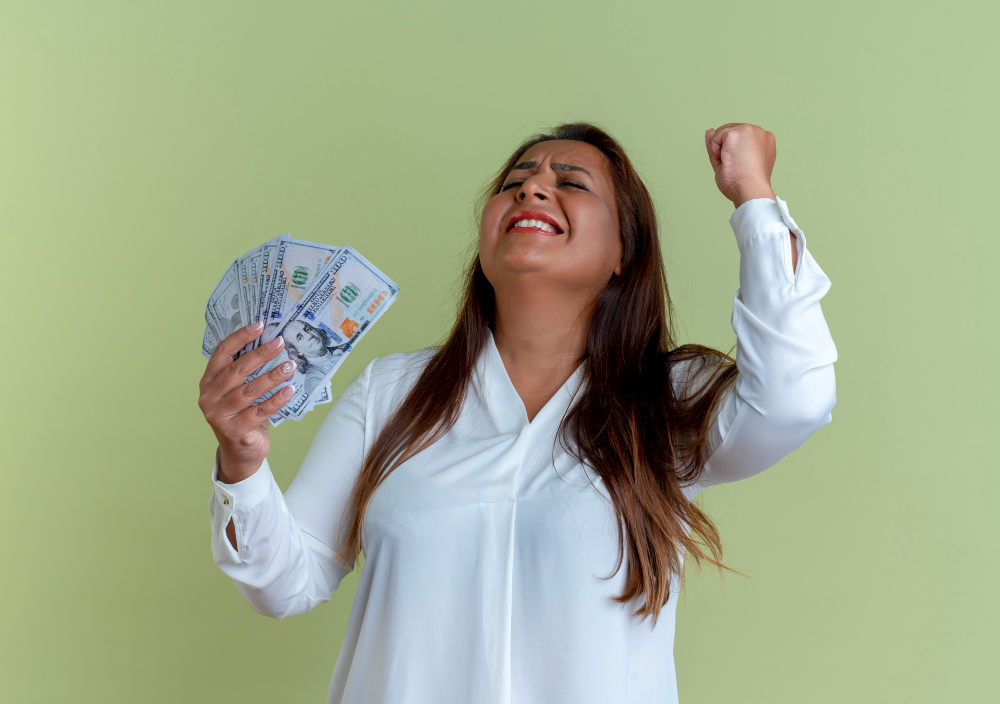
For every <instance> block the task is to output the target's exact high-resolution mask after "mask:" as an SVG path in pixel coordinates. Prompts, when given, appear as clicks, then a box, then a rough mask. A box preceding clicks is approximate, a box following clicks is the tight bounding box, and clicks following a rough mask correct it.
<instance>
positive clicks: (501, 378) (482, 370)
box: [473, 330, 584, 433]
mask: <svg viewBox="0 0 1000 704" xmlns="http://www.w3.org/2000/svg"><path fill="white" fill-rule="evenodd" d="M583 366H584V365H583V364H580V366H578V367H577V368H576V371H574V372H573V373H572V374H571V375H570V377H569V378H568V379H567V380H566V381H565V382H564V383H563V385H562V386H561V387H559V390H558V391H556V392H555V394H553V395H552V398H550V399H549V400H548V402H547V403H546V404H545V405H544V406H543V407H542V409H541V410H540V411H539V412H538V413H537V414H536V415H535V417H534V418H533V419H532V420H531V422H530V423H529V422H528V414H527V412H526V411H525V409H524V402H523V401H522V400H521V397H520V396H519V395H518V393H517V389H515V388H514V384H513V382H511V380H510V377H509V376H508V375H507V368H506V367H504V364H503V358H501V357H500V351H499V350H498V349H497V346H496V341H495V340H494V339H493V331H492V330H487V340H486V344H485V345H484V347H483V351H482V352H481V353H480V355H479V359H478V361H477V363H476V370H475V373H474V374H473V384H474V386H475V388H476V390H477V392H478V394H479V397H480V399H481V401H482V403H483V405H484V406H485V410H486V412H487V414H488V416H489V417H490V418H491V419H492V420H493V422H494V423H495V424H496V426H497V429H498V430H499V431H501V432H511V433H520V432H521V431H522V430H523V429H524V428H525V427H529V428H531V429H535V428H545V429H546V430H554V429H555V427H557V426H558V424H559V421H560V420H562V417H563V415H564V413H565V412H566V410H567V409H568V408H569V406H570V404H571V403H572V402H573V401H574V400H575V398H576V394H577V393H578V391H579V390H580V386H581V384H582V383H583Z"/></svg>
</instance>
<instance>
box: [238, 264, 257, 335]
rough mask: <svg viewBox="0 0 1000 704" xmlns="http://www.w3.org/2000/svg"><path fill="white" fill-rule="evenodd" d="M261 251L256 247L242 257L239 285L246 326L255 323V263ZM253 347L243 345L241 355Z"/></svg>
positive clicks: (241, 307)
mask: <svg viewBox="0 0 1000 704" xmlns="http://www.w3.org/2000/svg"><path fill="white" fill-rule="evenodd" d="M259 251H260V247H254V248H253V249H251V250H250V251H248V252H247V253H246V254H244V255H243V256H242V257H240V262H239V283H240V312H241V313H242V315H243V323H244V325H249V324H250V323H252V322H254V319H253V315H254V302H253V291H254V283H255V278H256V277H255V268H256V267H255V266H254V263H255V261H256V259H257V255H258V253H259ZM250 349H251V345H250V343H249V342H248V343H247V344H245V345H243V348H242V349H241V350H240V354H245V353H247V352H249V351H250Z"/></svg>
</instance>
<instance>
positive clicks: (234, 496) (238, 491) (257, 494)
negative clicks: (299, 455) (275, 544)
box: [212, 449, 274, 511]
mask: <svg viewBox="0 0 1000 704" xmlns="http://www.w3.org/2000/svg"><path fill="white" fill-rule="evenodd" d="M212 483H213V484H215V497H216V499H217V500H218V501H219V503H220V504H222V505H223V506H224V507H226V508H228V509H230V510H233V509H235V508H236V507H237V506H238V507H239V508H240V509H241V510H243V511H248V510H250V509H252V508H253V507H254V506H256V505H257V504H259V503H260V502H261V501H263V500H264V498H265V497H266V496H267V492H268V491H270V489H271V484H273V483H274V476H273V475H272V474H271V468H270V467H269V466H268V464H267V458H266V457H265V458H264V461H263V462H261V465H260V467H259V468H258V469H257V471H256V472H254V473H253V474H251V475H250V476H249V477H247V478H246V479H243V480H242V481H238V482H236V483H235V484H226V483H225V482H221V481H219V451H218V449H216V451H215V465H214V466H213V467H212Z"/></svg>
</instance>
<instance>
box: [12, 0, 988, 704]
mask: <svg viewBox="0 0 1000 704" xmlns="http://www.w3.org/2000/svg"><path fill="white" fill-rule="evenodd" d="M392 5H395V6H394V7H390V6H389V5H388V4H386V3H377V4H376V3H373V4H367V5H361V4H358V5H348V4H347V3H318V2H309V3H294V4H293V3H263V2H228V3H219V2H176V1H175V2H169V3H168V2H160V3H149V2H134V1H133V2H90V3H80V2H74V3H69V2H66V3H51V2H14V3H11V2H3V3H2V12H0V15H2V21H0V104H2V105H0V236H2V238H3V248H2V250H0V252H2V254H3V258H2V260H0V261H2V262H3V267H4V270H5V271H4V275H3V276H2V277H0V278H2V284H0V285H2V287H3V301H4V302H5V304H6V306H5V307H6V311H5V312H6V319H7V323H6V325H7V329H8V334H7V335H6V338H5V339H6V343H5V344H4V350H3V374H4V377H5V380H6V384H5V385H6V394H5V398H4V400H3V403H2V409H3V410H2V411H0V413H2V414H3V417H2V428H3V437H4V440H3V454H2V462H0V477H2V480H3V490H2V491H0V530H2V534H3V536H4V539H3V540H2V547H0V551H2V552H0V565H2V570H3V579H2V580H0V599H2V601H3V603H4V604H5V608H4V609H2V611H0V634H2V635H0V700H3V701H8V702H25V703H26V702H55V701H74V702H138V701H142V702H177V701H190V702H210V701H234V702H235V701H240V702H276V701H281V702H292V701H296V702H299V701H301V702H307V701H311V702H320V701H325V695H326V689H327V685H328V682H329V678H330V674H331V671H332V668H333V664H334V661H335V659H336V656H337V651H338V648H339V646H340V641H341V638H342V636H343V631H344V628H345V625H346V622H347V616H348V613H349V609H350V605H351V600H352V598H353V594H354V589H355V585H356V583H357V579H356V578H357V573H354V574H352V575H351V576H349V577H348V578H347V579H346V580H345V582H344V585H343V587H342V589H341V591H339V592H338V593H337V594H336V595H335V597H334V599H333V601H332V602H331V603H328V604H324V605H323V606H322V607H320V608H318V609H317V610H315V611H314V612H312V613H310V614H308V615H305V616H298V617H294V618H290V619H286V620H284V621H275V620H271V619H267V618H264V617H261V616H258V615H257V614H255V613H254V612H253V611H252V610H251V608H250V607H249V605H247V604H246V603H245V602H244V601H243V599H242V598H241V597H240V596H239V594H238V593H237V591H236V589H235V588H234V587H233V585H232V583H231V582H230V580H229V578H228V577H226V576H225V575H223V574H222V573H221V572H220V571H219V570H218V569H217V568H216V567H215V565H214V563H213V562H212V556H211V552H210V549H209V522H208V500H209V496H210V494H211V483H210V479H209V473H210V470H211V463H212V453H213V450H214V447H215V443H214V438H213V436H212V433H211V431H210V429H209V428H208V426H207V425H206V424H205V422H204V420H203V419H202V417H201V415H200V412H199V410H198V407H197V405H196V397H197V382H198V379H199V377H200V375H201V373H202V371H203V369H204V364H205V360H204V359H203V358H202V356H201V355H200V354H199V343H200V339H201V334H202V329H203V325H204V321H203V319H202V312H203V307H204V304H205V300H206V299H207V297H208V294H209V293H210V291H211V289H212V286H213V285H214V284H215V282H216V280H217V278H218V277H219V275H220V274H221V271H222V269H223V268H224V266H225V265H226V264H227V263H228V262H229V261H230V260H231V259H232V258H233V257H234V256H238V255H239V254H240V253H242V252H243V251H244V250H246V249H248V248H249V247H251V246H253V245H255V244H258V243H260V242H263V241H264V240H266V239H268V238H270V237H272V236H273V235H276V234H279V233H284V232H291V233H292V234H293V235H295V236H298V237H302V238H306V239H313V240H319V241H326V242H331V243H341V242H349V243H351V244H352V245H355V246H356V247H358V249H360V251H362V252H363V253H364V254H365V256H367V257H368V258H370V259H371V260H372V261H373V262H375V263H377V265H378V266H379V267H381V268H382V269H383V270H384V271H385V272H386V273H387V274H389V275H390V276H391V277H393V278H394V279H395V281H396V282H398V283H399V284H400V286H401V296H400V298H399V300H398V302H397V303H396V304H395V305H394V306H393V308H392V309H391V310H390V311H389V312H388V313H387V314H386V316H385V317H384V318H383V319H382V320H381V322H380V323H379V325H378V326H376V327H375V328H374V329H373V330H372V332H371V333H370V334H369V335H368V336H367V337H366V338H365V340H364V341H363V342H362V344H361V345H360V346H359V347H358V349H357V351H355V352H354V354H353V355H352V356H351V357H350V359H349V360H348V362H347V363H346V364H345V365H344V368H343V369H342V370H341V371H340V372H339V374H338V375H337V376H336V378H335V380H334V392H335V393H336V394H338V395H339V393H340V392H341V391H342V390H343V388H344V387H345V385H346V384H347V383H348V381H350V380H351V379H352V378H353V377H354V375H355V374H356V373H357V372H358V371H360V369H361V368H362V367H363V366H364V364H365V363H367V361H368V360H370V359H371V358H372V357H374V356H378V355H385V354H388V353H391V352H394V351H407V350H413V349H416V348H418V347H422V346H426V345H430V344H435V343H436V342H437V341H438V340H439V339H440V337H441V335H442V334H443V332H444V331H445V330H446V329H447V327H448V325H449V322H450V321H451V319H452V316H453V310H454V308H453V301H454V294H455V292H456V282H457V279H458V273H459V271H460V269H461V267H462V265H463V263H464V261H465V257H466V254H465V253H466V252H467V248H468V246H469V243H470V242H471V241H472V239H471V238H472V237H473V236H474V233H473V230H472V227H471V225H470V222H471V218H472V216H473V213H472V211H471V207H472V198H473V195H474V194H475V192H476V191H477V189H478V188H479V187H480V185H481V184H482V183H483V182H484V181H485V180H486V179H487V177H488V176H489V175H490V174H492V173H493V172H494V170H495V169H497V168H498V167H499V166H500V164H501V163H502V161H503V159H504V158H505V157H506V156H507V154H508V152H509V150H510V149H511V148H512V147H513V146H514V145H515V144H516V143H517V142H518V141H519V140H520V139H521V138H522V137H524V136H525V135H526V134H528V133H530V132H533V131H535V130H537V129H539V128H543V127H546V126H549V125H552V124H555V123H557V122H559V121H565V120H574V119H586V120H592V121H596V122H598V123H600V124H603V125H604V126H606V127H607V128H608V129H609V130H610V131H611V132H612V133H613V134H614V135H616V136H617V137H619V138H620V139H621V140H622V141H623V142H624V143H625V144H626V146H627V147H628V148H629V149H630V152H631V154H632V156H633V158H634V160H635V162H636V164H637V166H638V168H639V169H640V170H641V173H642V174H643V176H644V178H645V179H646V181H647V184H648V185H649V187H650V189H651V191H652V192H653V193H654V194H655V197H656V199H657V204H658V207H659V209H660V216H661V222H662V225H663V246H664V251H665V256H666V258H667V262H668V265H669V270H668V271H669V276H670V279H669V281H670V286H671V292H672V294H673V296H674V300H675V303H676V306H677V311H678V313H679V318H680V321H681V327H680V329H679V333H680V339H681V341H684V342H688V341H695V342H702V343H705V344H711V345H714V346H718V347H722V348H724V349H728V348H729V347H730V346H731V345H732V343H733V342H734V341H735V338H734V335H733V331H732V328H731V327H730V315H731V312H732V296H733V294H734V293H735V291H736V288H737V287H738V285H739V282H738V262H739V252H738V250H737V248H736V244H735V241H734V238H733V235H732V232H731V230H730V228H729V225H728V222H727V219H728V217H729V215H730V213H731V212H732V205H731V204H730V203H729V202H728V201H726V200H725V199H724V198H723V197H722V196H721V195H720V194H719V193H718V191H717V190H716V187H715V184H714V181H713V176H712V171H711V168H710V166H709V163H708V159H707V157H706V154H705V147H704V138H703V133H704V131H705V129H706V128H708V127H718V126H719V125H721V124H723V123H726V122H752V123H754V124H758V125H761V126H763V127H764V128H766V129H768V130H770V131H772V132H774V134H775V135H776V136H777V142H778V160H777V164H776V167H775V171H774V176H773V185H774V189H775V191H776V192H777V194H778V195H779V196H781V197H782V198H783V199H785V200H786V201H787V202H788V204H789V208H790V211H791V213H792V215H793V217H794V218H795V219H796V220H797V221H798V223H799V224H800V225H801V226H802V227H803V229H804V230H805V232H806V235H807V237H808V243H809V247H810V250H811V251H812V253H813V255H814V256H815V257H816V259H817V261H818V262H819V263H820V265H821V266H822V267H823V269H824V270H825V271H826V273H827V274H828V275H829V276H830V278H831V280H832V282H833V286H832V288H831V290H830V292H829V293H828V294H827V296H826V298H825V299H824V301H823V310H824V312H825V314H826V318H827V320H828V322H829V324H830V328H831V330H832V332H833V337H834V340H835V341H836V343H837V347H838V351H839V355H840V359H839V361H838V362H837V364H836V370H837V382H838V384H837V396H838V403H837V406H836V408H835V409H834V412H833V418H834V420H833V423H832V424H831V425H829V426H827V427H825V428H823V429H822V430H820V431H819V432H818V433H817V434H816V435H815V436H814V437H812V438H811V439H810V440H809V441H808V442H807V443H806V445H805V446H804V447H803V448H802V449H800V450H798V451H797V452H795V453H793V454H792V455H790V456H789V457H787V458H786V459H785V460H783V461H782V462H781V463H779V464H778V465H776V466H775V467H773V468H772V469H770V470H769V471H767V472H765V473H764V474H762V475H760V476H758V477H755V478H753V479H750V480H747V481H744V482H740V483H737V484H733V485H729V486H726V487H720V488H715V489H712V490H710V491H709V492H707V493H706V494H704V495H703V496H704V498H703V500H702V501H703V505H704V506H706V507H707V508H708V509H709V510H710V512H711V515H712V516H713V517H714V518H715V520H716V521H717V523H718V525H719V527H720V529H721V531H722V535H723V539H724V542H725V546H726V549H727V553H726V555H727V559H728V561H729V562H730V564H732V565H733V566H734V567H736V568H738V569H740V570H742V571H744V572H747V573H748V574H749V575H750V577H749V578H743V577H740V576H738V575H732V574H728V575H726V576H725V578H724V580H723V581H722V583H721V584H720V582H719V579H718V578H717V577H716V575H715V574H714V573H712V572H709V571H706V572H703V573H701V574H700V575H699V574H698V573H696V572H692V573H689V574H688V575H687V579H686V590H685V593H684V596H683V599H682V601H681V603H680V604H679V608H678V614H679V616H678V618H679V623H678V630H677V642H676V648H675V653H676V660H677V667H678V677H679V689H680V695H681V701H682V702H684V704H701V703H708V702H713V703H714V702H732V701H740V702H767V703H768V704H774V703H776V702H782V703H783V702H789V703H791V702H796V703H798V702H812V703H827V702H829V703H834V702H836V703H838V704H839V703H841V702H908V703H918V702H919V703H922V702H928V703H929V702H935V703H937V702H945V701H953V702H981V701H987V700H991V699H992V697H995V696H996V685H997V677H996V675H995V665H996V661H997V657H998V650H1000V648H998V645H997V643H998V638H997V633H996V627H997V625H998V624H1000V618H998V617H1000V608H998V606H997V602H996V589H997V582H998V578H1000V563H998V554H1000V519H998V518H997V515H998V513H997V509H996V505H997V501H998V498H1000V491H998V489H1000V480H998V471H997V470H998V461H997V460H998V457H997V454H998V453H997V440H996V438H997V433H996V429H995V426H996V425H997V422H998V420H1000V413H998V408H997V400H996V399H997V394H996V389H997V382H998V378H997V377H998V373H997V359H996V349H997V342H998V339H997V337H998V336H997V314H996V309H995V305H996V303H995V302H996V299H997V293H998V290H997V289H998V287H997V282H998V279H1000V277H998V275H997V268H998V262H1000V256H998V255H1000V246H998V236H997V235H998V233H997V228H996V225H995V219H994V208H995V203H996V202H997V201H996V191H997V187H998V185H1000V182H998V178H997V164H998V163H1000V159H998V157H1000V154H998V147H997V135H996V124H997V123H996V120H997V113H998V108H1000V100H998V91H997V87H996V76H997V69H998V67H1000V59H998V54H997V51H996V48H995V47H996V43H995V28H996V26H997V23H998V20H1000V12H998V10H997V5H996V4H995V3H986V2H982V3H978V4H972V3H960V2H959V3H947V4H934V5H927V6H925V7H921V6H919V5H916V4H913V3H874V4H873V3H871V2H860V1H857V0H852V1H850V2H838V3H796V2H780V3H779V2H770V3H762V4H750V3H746V2H733V1H731V0H726V1H723V2H716V3H686V4H683V5H682V4H680V3H663V2H652V1H647V2H643V3H633V4H630V5H629V6H628V7H627V8H623V7H622V6H621V5H619V4H618V3H613V2H603V3H595V2H572V3H570V2H559V3H544V2H543V3H538V2H527V3H525V2H506V3H490V4H486V3H470V2H455V3H452V4H449V5H445V4H440V3H438V4H434V3H432V4H425V3H409V2H405V3H404V2H396V3H392ZM991 45H992V46H991ZM328 408H329V406H324V407H321V408H320V410H319V411H318V412H316V413H313V414H310V415H309V416H308V418H307V419H306V420H305V421H303V422H302V423H294V422H290V423H286V424H284V425H282V426H281V427H280V428H279V429H277V430H276V431H273V432H272V438H273V449H272V452H271V455H270V458H271V466H272V467H273V468H274V473H275V475H276V477H277V480H278V483H279V484H280V485H281V486H282V488H283V489H284V488H286V487H287V486H288V484H289V482H290V481H291V480H292V478H293V477H294V475H295V472H296V470H297V468H298V466H299V463H300V461H301V459H302V457H303V455H304V454H305V451H306V449H307V447H308V445H309V442H310V440H311V439H312V437H313V435H314V433H315V431H316V429H317V427H318V425H319V423H320V421H321V419H322V417H323V416H324V415H325V413H326V411H327V409H328Z"/></svg>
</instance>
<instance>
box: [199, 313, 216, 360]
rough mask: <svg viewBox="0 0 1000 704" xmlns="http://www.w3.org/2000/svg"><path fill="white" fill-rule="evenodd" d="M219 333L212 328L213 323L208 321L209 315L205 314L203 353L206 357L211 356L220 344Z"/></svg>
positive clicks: (202, 341)
mask: <svg viewBox="0 0 1000 704" xmlns="http://www.w3.org/2000/svg"><path fill="white" fill-rule="evenodd" d="M217 335H218V333H216V332H215V330H213V329H212V324H211V323H210V322H208V315H207V314H206V315H205V334H204V335H202V338H201V353H202V354H203V355H205V356H206V357H211V356H212V353H213V352H215V348H216V347H217V346H218V345H219V340H218V338H217Z"/></svg>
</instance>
